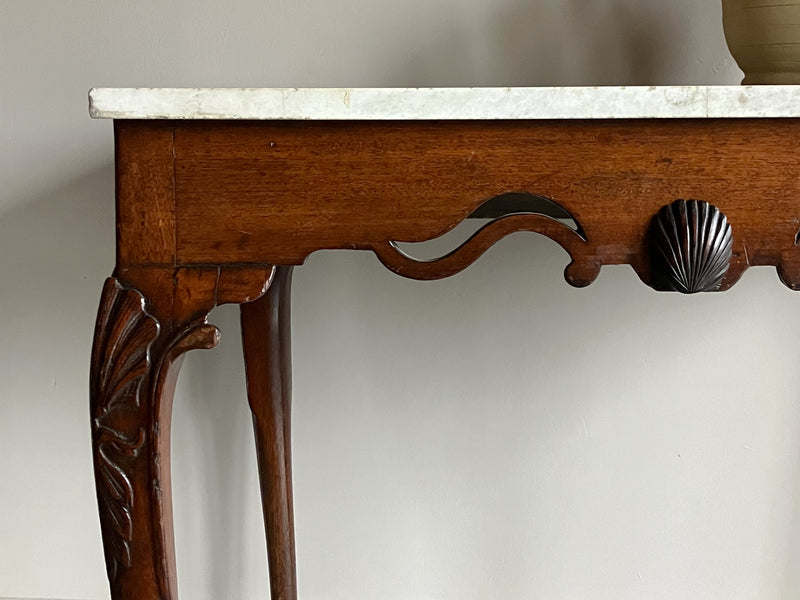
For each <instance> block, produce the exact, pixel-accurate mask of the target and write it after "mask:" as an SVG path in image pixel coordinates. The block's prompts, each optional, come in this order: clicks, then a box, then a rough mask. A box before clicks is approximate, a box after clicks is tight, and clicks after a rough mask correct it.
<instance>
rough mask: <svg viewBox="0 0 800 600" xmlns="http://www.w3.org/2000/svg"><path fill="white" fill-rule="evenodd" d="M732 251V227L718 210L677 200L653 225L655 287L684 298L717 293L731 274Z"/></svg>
mask: <svg viewBox="0 0 800 600" xmlns="http://www.w3.org/2000/svg"><path fill="white" fill-rule="evenodd" d="M732 251H733V235H732V232H731V226H730V224H729V223H728V219H727V217H726V216H725V215H724V214H723V213H722V212H721V211H720V210H719V209H718V208H717V207H716V206H714V205H712V204H709V203H708V202H703V201H700V200H677V201H675V202H673V203H672V204H670V205H668V206H665V207H664V208H662V209H661V211H660V212H659V213H658V215H656V217H655V219H654V221H653V226H652V230H651V259H652V267H653V283H654V286H655V287H656V289H660V290H670V291H677V292H681V293H684V294H694V293H696V292H710V291H716V290H718V289H719V287H720V285H721V284H722V280H723V278H724V277H725V273H727V272H728V267H729V265H730V261H731V257H732Z"/></svg>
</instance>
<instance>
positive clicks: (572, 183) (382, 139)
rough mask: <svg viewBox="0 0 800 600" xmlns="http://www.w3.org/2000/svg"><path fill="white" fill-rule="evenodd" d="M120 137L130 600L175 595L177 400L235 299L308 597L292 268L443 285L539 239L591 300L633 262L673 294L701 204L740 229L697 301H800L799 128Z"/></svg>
mask: <svg viewBox="0 0 800 600" xmlns="http://www.w3.org/2000/svg"><path fill="white" fill-rule="evenodd" d="M115 132H116V151H117V156H116V169H117V265H116V269H115V271H114V274H113V277H112V278H111V279H109V280H108V281H107V282H106V285H105V288H104V291H103V295H102V299H101V304H100V310H99V313H98V320H97V327H96V332H95V341H94V349H93V353H92V369H91V397H92V398H91V411H92V427H93V440H94V460H95V475H96V482H97V495H98V502H99V507H100V515H101V524H102V531H103V540H104V546H105V556H106V565H107V569H108V576H109V580H110V583H111V591H112V598H113V599H114V600H175V598H176V597H177V594H176V583H175V582H176V575H175V559H174V546H173V541H172V508H171V495H170V480H169V429H170V418H171V403H172V393H173V391H174V387H175V378H176V377H177V373H178V369H179V366H180V362H181V357H182V356H183V355H184V353H185V352H187V351H188V350H191V349H195V348H210V347H212V346H214V344H215V343H216V340H217V331H216V329H215V328H214V327H213V326H211V325H208V324H207V323H206V318H207V315H208V313H209V312H210V311H211V310H212V309H213V308H214V307H215V306H217V305H219V304H224V303H236V304H241V305H242V330H243V342H244V350H245V358H246V367H247V383H248V396H249V399H250V405H251V408H252V411H253V420H254V426H255V431H256V443H257V455H258V464H259V472H260V476H261V488H262V497H263V507H264V520H265V528H266V532H267V549H268V560H269V567H270V579H271V588H272V598H273V600H277V599H282V600H295V599H296V596H297V584H296V576H295V547H294V531H293V514H292V510H293V509H292V481H291V443H290V439H291V436H290V388H291V375H290V372H291V368H290V359H291V352H290V341H289V338H290V335H289V320H290V319H289V296H290V277H291V267H292V266H293V265H299V264H301V263H302V262H303V260H304V259H305V258H306V257H307V256H308V255H309V254H310V253H311V252H314V251H317V250H322V249H361V250H371V251H373V252H374V253H375V254H376V255H377V257H378V259H379V260H380V261H381V262H382V263H383V264H384V265H386V266H387V267H388V268H390V269H391V270H393V271H394V272H396V273H398V274H401V275H403V276H406V277H412V278H417V279H437V278H441V277H447V276H450V275H453V274H455V273H457V272H459V271H461V270H462V269H464V268H466V267H467V266H469V265H470V264H472V262H474V261H475V260H477V259H478V258H479V257H480V256H481V255H482V254H483V252H485V251H486V249H487V248H489V247H490V246H491V245H492V244H494V243H495V242H497V241H498V240H500V239H502V238H503V237H505V236H506V235H509V234H510V233H513V232H516V231H521V230H525V231H533V232H537V233H541V234H543V235H546V236H548V237H550V238H551V239H553V240H554V241H556V242H557V243H558V244H560V245H561V246H563V247H564V248H565V249H566V251H567V252H568V253H569V255H570V256H571V259H572V262H571V263H570V265H569V266H568V267H567V269H566V278H567V281H569V282H570V283H571V284H573V285H576V286H584V285H588V284H590V283H591V282H592V281H594V279H595V278H596V277H597V276H598V273H599V271H600V268H601V267H602V266H603V265H611V264H629V265H631V266H632V267H633V268H634V269H635V271H636V273H637V274H638V275H639V277H640V278H641V279H642V281H643V282H644V283H646V284H647V285H651V286H653V287H655V288H656V289H667V288H670V289H680V286H676V285H674V282H671V283H668V284H664V283H663V280H664V278H663V277H662V275H663V265H662V267H659V266H658V260H659V259H657V258H654V253H653V247H654V245H655V246H656V247H659V244H660V247H662V248H667V250H669V248H672V247H673V246H672V245H674V244H675V243H677V244H688V246H687V247H691V248H690V249H691V250H692V252H695V251H702V250H703V248H706V246H703V244H702V243H695V242H687V240H690V239H691V240H694V239H699V238H696V237H693V236H686V235H678V236H677V237H676V238H674V239H672V238H669V237H667V238H664V239H662V240H660V241H659V240H658V239H656V238H654V237H653V223H654V219H656V221H655V222H658V221H657V216H658V215H659V214H660V213H662V211H663V209H664V207H669V206H674V204H673V203H674V202H675V201H676V200H679V199H681V198H687V199H688V198H693V199H697V200H699V201H702V203H703V204H702V206H711V205H713V206H714V207H715V208H716V209H718V210H719V211H721V213H723V214H724V215H725V216H726V217H727V222H728V223H729V224H730V236H731V237H730V240H729V243H728V240H727V239H725V240H722V241H719V240H718V243H716V245H713V244H712V245H710V246H707V248H712V247H713V248H721V249H724V250H725V257H724V258H725V261H726V264H727V268H726V269H722V268H721V267H720V271H719V274H721V275H720V278H716V277H714V278H712V279H710V280H709V281H710V282H709V281H705V280H703V278H702V277H695V278H694V280H702V281H701V283H702V285H699V286H695V284H692V285H688V286H685V287H687V289H686V290H682V291H697V290H696V289H694V287H697V289H703V290H716V289H719V290H725V289H728V288H729V287H730V286H731V285H733V284H734V283H735V282H736V281H737V280H738V279H739V277H741V275H742V274H743V272H744V271H745V270H746V269H747V268H748V267H749V266H751V265H773V266H775V267H777V269H778V271H779V275H780V277H781V279H782V280H783V282H784V283H785V284H786V285H788V286H789V287H791V288H792V289H798V288H800V248H798V246H797V239H798V232H799V231H800V161H798V159H797V157H798V156H800V153H799V152H798V150H800V119H730V120H712V119H698V120H648V121H643V120H615V121H558V122H556V121H497V122H490V121H480V122H445V121H442V122H410V121H409V122H346V123H345V122H263V121H260V122H254V121H250V122H248V121H243V122H225V121H204V122H192V121H118V122H116V124H115ZM537 203H538V204H537ZM706 203H707V204H706ZM698 206H700V205H698ZM662 214H663V213H662ZM469 216H484V217H486V216H489V217H494V220H492V221H490V222H489V223H487V224H486V225H485V226H484V227H483V228H482V229H481V230H480V231H479V232H477V233H476V234H475V235H474V236H473V237H472V238H470V239H469V240H468V241H467V242H465V243H464V244H463V245H461V246H460V247H459V248H457V249H455V250H454V251H453V252H451V253H449V254H447V255H445V256H443V257H441V258H440V259H437V260H431V261H422V260H417V259H414V258H413V257H412V256H409V255H408V254H406V253H405V252H403V251H401V250H400V248H399V246H398V245H397V242H420V241H425V240H429V239H432V238H435V237H437V236H440V235H442V234H444V233H445V232H447V231H448V230H450V229H452V228H453V227H455V226H456V225H458V224H459V223H460V222H462V221H463V220H464V219H466V218H468V217H469ZM690 221H691V219H690V220H687V221H686V222H687V223H688V222H690ZM691 222H692V223H695V222H697V223H699V222H700V220H699V219H695V221H691ZM720 239H721V238H720ZM675 240H677V241H675ZM681 247H683V246H681ZM698 249H699V250H698ZM728 250H729V251H730V254H729V255H728V254H727V252H728ZM701 253H702V252H701ZM696 254H697V252H695V255H696ZM662 255H663V252H662ZM717 262H718V261H717ZM717 262H714V263H713V266H714V267H715V268H716V267H717ZM660 268H661V269H662V271H659V269H660ZM668 268H669V266H668ZM689 288H692V289H689Z"/></svg>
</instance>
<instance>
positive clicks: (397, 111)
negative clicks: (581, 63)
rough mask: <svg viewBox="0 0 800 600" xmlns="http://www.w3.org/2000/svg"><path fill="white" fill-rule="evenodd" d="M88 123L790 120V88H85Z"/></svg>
mask: <svg viewBox="0 0 800 600" xmlns="http://www.w3.org/2000/svg"><path fill="white" fill-rule="evenodd" d="M89 112H90V115H91V116H92V117H93V118H95V119H230V120H249V119H252V120H500V119H669V118H675V119H677V118H791V117H800V86H794V85H789V86H782V85H781V86H650V87H644V86H626V87H613V86H608V87H505V88H499V87H496V88H466V87H464V88H93V89H91V90H90V91H89Z"/></svg>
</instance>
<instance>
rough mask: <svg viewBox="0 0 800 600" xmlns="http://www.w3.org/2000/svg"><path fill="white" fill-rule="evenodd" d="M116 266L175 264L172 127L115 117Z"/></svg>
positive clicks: (153, 122) (165, 123)
mask: <svg viewBox="0 0 800 600" xmlns="http://www.w3.org/2000/svg"><path fill="white" fill-rule="evenodd" d="M114 125H115V134H116V135H115V139H116V154H117V157H116V169H117V178H116V181H117V265H118V266H128V265H136V264H148V263H151V264H159V265H174V264H175V186H174V183H175V177H174V169H173V160H172V156H173V155H172V151H173V145H172V135H173V128H172V125H171V123H169V122H161V121H146V122H144V121H143V122H136V121H115V122H114Z"/></svg>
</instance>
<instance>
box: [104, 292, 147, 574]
mask: <svg viewBox="0 0 800 600" xmlns="http://www.w3.org/2000/svg"><path fill="white" fill-rule="evenodd" d="M158 332H159V325H158V323H157V322H156V320H155V319H154V318H153V317H151V316H150V315H149V314H147V312H146V311H145V308H144V298H143V297H142V295H141V294H140V293H139V292H137V291H135V290H130V289H124V288H122V286H120V285H119V283H118V282H117V280H116V279H113V278H110V279H108V280H106V284H105V287H104V288H103V296H102V300H101V302H100V310H99V312H98V315H97V326H96V332H95V342H94V347H93V348H92V372H91V377H90V384H89V386H90V394H91V401H92V426H93V432H92V433H93V438H94V444H95V457H94V459H95V476H96V478H97V495H98V502H99V503H100V514H101V524H102V526H103V534H104V535H103V537H104V539H106V540H107V542H106V568H107V570H108V576H109V579H110V580H111V581H114V580H115V578H116V577H117V574H118V573H119V570H120V568H123V567H129V566H130V565H131V548H130V544H131V538H132V534H133V522H132V519H133V506H134V500H135V499H134V493H133V485H132V483H131V479H130V472H131V469H132V468H133V466H132V465H133V461H135V460H136V459H137V458H138V457H139V454H140V452H141V450H142V447H143V446H144V444H145V441H146V433H145V430H144V428H143V427H142V422H143V418H142V415H141V411H142V410H146V407H142V405H141V392H142V385H143V384H144V382H145V379H146V375H147V372H148V370H149V368H150V352H149V349H150V345H151V343H152V342H153V340H155V339H156V337H157V336H158Z"/></svg>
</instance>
